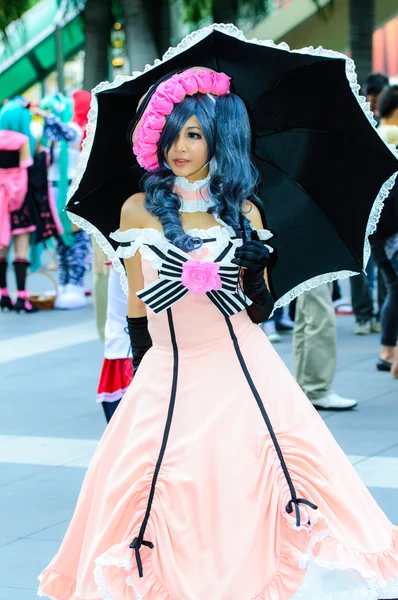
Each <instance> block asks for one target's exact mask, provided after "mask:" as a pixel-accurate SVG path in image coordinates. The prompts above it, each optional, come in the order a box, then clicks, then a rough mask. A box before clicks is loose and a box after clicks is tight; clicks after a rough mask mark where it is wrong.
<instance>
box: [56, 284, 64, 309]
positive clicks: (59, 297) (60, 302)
mask: <svg viewBox="0 0 398 600" xmlns="http://www.w3.org/2000/svg"><path fill="white" fill-rule="evenodd" d="M65 292H66V285H59V286H58V289H57V295H56V298H55V302H54V308H64V307H63V297H64V295H65Z"/></svg>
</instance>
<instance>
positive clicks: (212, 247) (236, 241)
mask: <svg viewBox="0 0 398 600" xmlns="http://www.w3.org/2000/svg"><path fill="white" fill-rule="evenodd" d="M187 233H188V234H189V235H191V236H192V237H199V238H201V239H202V240H203V246H202V247H201V248H199V249H198V250H194V251H193V252H190V253H189V254H187V253H184V254H186V256H187V257H188V258H189V259H191V260H206V261H214V260H215V259H216V258H217V257H218V256H219V255H220V254H221V252H222V251H223V250H224V249H225V248H226V247H227V246H228V244H229V243H230V242H231V243H232V246H231V249H230V250H229V252H228V253H227V254H226V256H225V257H224V258H223V260H222V263H223V264H225V263H229V262H231V260H232V258H233V257H234V254H235V250H236V248H237V247H238V246H241V245H242V239H241V238H238V237H237V236H236V234H235V232H234V231H233V229H232V227H229V226H224V227H222V226H221V225H215V226H213V227H210V229H190V230H188V231H187ZM257 233H258V236H259V238H260V240H261V241H263V242H265V241H266V240H269V239H270V238H271V237H272V233H271V232H270V231H268V230H267V229H260V230H258V231H257ZM110 237H111V238H112V239H113V240H115V241H116V242H119V244H121V245H120V246H119V247H118V248H117V250H116V256H117V257H118V258H122V259H128V258H132V257H133V256H135V254H136V252H137V250H139V251H140V254H141V256H142V258H144V259H145V260H147V261H148V262H149V263H150V264H151V266H152V267H153V268H154V269H156V270H159V269H160V267H161V265H162V259H161V258H160V257H159V255H158V254H156V252H154V251H153V250H152V249H151V248H150V246H155V247H156V248H158V249H159V250H160V251H161V252H162V253H163V254H166V253H167V252H168V250H169V249H170V248H173V247H174V246H173V244H172V243H171V242H169V240H168V239H167V238H166V236H165V235H164V233H163V232H162V231H159V230H157V229H151V228H146V229H128V230H126V231H120V229H118V230H117V231H114V232H113V233H111V235H110ZM265 245H266V244H265ZM266 246H267V245H266ZM267 248H268V249H269V251H270V252H272V251H273V248H271V247H270V246H267ZM180 252H182V251H181V250H180Z"/></svg>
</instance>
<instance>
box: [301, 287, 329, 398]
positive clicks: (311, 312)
mask: <svg viewBox="0 0 398 600" xmlns="http://www.w3.org/2000/svg"><path fill="white" fill-rule="evenodd" d="M336 353H337V348H336V316H335V312H334V306H333V301H332V284H329V283H326V284H323V285H321V286H319V287H317V288H315V289H313V290H310V291H309V292H304V294H302V295H301V296H299V297H298V298H297V305H296V317H295V325H294V333H293V357H294V371H295V377H296V380H297V382H298V384H299V385H300V386H301V388H302V389H303V391H304V393H305V394H306V395H307V396H308V398H309V399H310V400H319V399H320V398H323V397H324V396H328V395H329V394H331V393H332V391H333V380H334V376H335V373H336Z"/></svg>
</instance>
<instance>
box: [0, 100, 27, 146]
mask: <svg viewBox="0 0 398 600" xmlns="http://www.w3.org/2000/svg"><path fill="white" fill-rule="evenodd" d="M31 121H32V115H31V113H30V111H29V109H28V108H26V107H25V106H23V105H22V103H21V102H20V101H19V100H18V99H14V100H10V101H9V102H7V103H6V104H4V106H3V108H2V109H1V111H0V129H8V130H9V131H17V132H18V133H24V134H25V135H27V136H28V138H29V146H30V154H31V156H32V157H33V156H34V155H35V148H36V140H35V138H34V136H33V133H32V131H31V129H30V123H31Z"/></svg>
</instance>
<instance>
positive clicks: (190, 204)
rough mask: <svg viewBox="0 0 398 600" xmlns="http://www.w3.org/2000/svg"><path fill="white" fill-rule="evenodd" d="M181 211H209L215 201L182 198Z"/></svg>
mask: <svg viewBox="0 0 398 600" xmlns="http://www.w3.org/2000/svg"><path fill="white" fill-rule="evenodd" d="M180 203H181V206H180V212H187V213H195V212H207V211H208V210H209V208H210V207H211V206H213V202H212V201H211V200H210V199H208V200H203V199H200V200H180Z"/></svg>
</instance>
